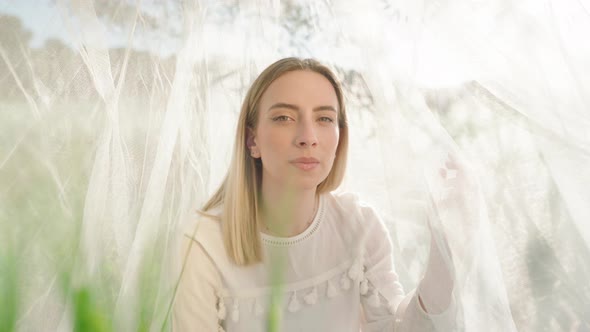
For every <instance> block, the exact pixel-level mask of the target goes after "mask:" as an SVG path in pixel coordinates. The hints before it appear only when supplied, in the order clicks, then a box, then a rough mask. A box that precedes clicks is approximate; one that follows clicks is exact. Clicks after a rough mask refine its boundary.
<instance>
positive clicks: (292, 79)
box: [247, 70, 340, 189]
mask: <svg viewBox="0 0 590 332" xmlns="http://www.w3.org/2000/svg"><path fill="white" fill-rule="evenodd" d="M338 111H339V107H338V98H337V96H336V92H335V91H334V88H333V87H332V84H331V83H330V81H328V79H326V78H325V77H324V76H323V75H321V74H319V73H316V72H313V71H307V70H297V71H292V72H288V73H285V74H283V75H282V76H280V77H279V78H277V79H276V80H275V81H274V82H273V83H272V84H271V85H270V86H269V87H268V89H267V90H266V91H265V92H264V94H263V95H262V98H261V101H260V109H259V110H258V126H257V128H256V129H255V131H249V134H248V140H247V141H248V147H249V148H250V151H251V155H252V157H254V158H261V159H262V181H263V187H264V186H267V185H271V186H278V187H285V186H294V187H295V188H297V189H312V188H315V187H317V185H319V184H320V183H321V182H322V181H323V180H324V179H326V177H327V176H328V174H329V173H330V170H331V169H332V164H333V163H334V158H335V157H336V148H337V147H338V139H339V135H340V130H339V127H338ZM269 181H270V182H269Z"/></svg>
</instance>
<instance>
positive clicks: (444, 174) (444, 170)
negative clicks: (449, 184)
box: [438, 168, 447, 179]
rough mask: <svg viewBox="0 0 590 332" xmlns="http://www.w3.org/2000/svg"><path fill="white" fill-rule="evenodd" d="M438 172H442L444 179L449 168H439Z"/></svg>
mask: <svg viewBox="0 0 590 332" xmlns="http://www.w3.org/2000/svg"><path fill="white" fill-rule="evenodd" d="M438 173H439V174H440V176H441V177H442V178H443V179H446V178H447V170H446V169H445V168H439V169H438Z"/></svg>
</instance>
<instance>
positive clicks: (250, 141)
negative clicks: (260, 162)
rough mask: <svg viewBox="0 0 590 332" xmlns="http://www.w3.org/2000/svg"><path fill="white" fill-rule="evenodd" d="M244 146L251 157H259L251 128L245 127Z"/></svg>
mask: <svg viewBox="0 0 590 332" xmlns="http://www.w3.org/2000/svg"><path fill="white" fill-rule="evenodd" d="M246 147H247V148H248V150H249V151H250V156H252V158H260V151H259V150H258V146H256V135H255V132H254V130H253V129H252V128H250V127H248V128H246Z"/></svg>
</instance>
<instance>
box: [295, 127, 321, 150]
mask: <svg viewBox="0 0 590 332" xmlns="http://www.w3.org/2000/svg"><path fill="white" fill-rule="evenodd" d="M295 145H297V146H298V147H300V148H307V147H314V146H317V145H318V138H317V136H316V132H315V128H314V126H313V121H308V120H305V121H301V122H299V126H298V128H297V135H296V137H295Z"/></svg>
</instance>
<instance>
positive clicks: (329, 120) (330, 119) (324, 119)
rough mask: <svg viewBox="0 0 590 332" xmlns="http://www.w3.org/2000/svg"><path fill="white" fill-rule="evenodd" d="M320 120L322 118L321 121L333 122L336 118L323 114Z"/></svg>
mask: <svg viewBox="0 0 590 332" xmlns="http://www.w3.org/2000/svg"><path fill="white" fill-rule="evenodd" d="M319 120H320V121H321V122H330V123H331V122H334V119H332V118H330V117H327V116H322V117H321V118H319Z"/></svg>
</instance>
